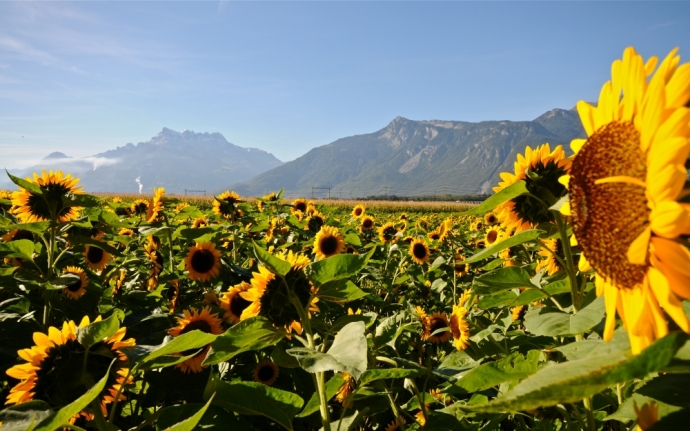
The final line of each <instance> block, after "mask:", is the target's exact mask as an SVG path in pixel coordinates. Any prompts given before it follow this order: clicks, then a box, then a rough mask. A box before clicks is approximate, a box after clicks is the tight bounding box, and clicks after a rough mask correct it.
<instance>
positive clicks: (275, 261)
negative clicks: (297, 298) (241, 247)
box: [252, 241, 292, 277]
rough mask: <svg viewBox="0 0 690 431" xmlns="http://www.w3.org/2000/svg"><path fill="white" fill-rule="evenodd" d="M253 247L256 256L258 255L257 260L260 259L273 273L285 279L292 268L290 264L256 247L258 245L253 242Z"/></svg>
mask: <svg viewBox="0 0 690 431" xmlns="http://www.w3.org/2000/svg"><path fill="white" fill-rule="evenodd" d="M252 245H253V246H254V254H255V255H256V258H257V259H259V261H260V262H261V263H263V264H264V265H265V266H266V268H268V269H269V271H271V272H272V273H274V274H277V275H280V276H281V277H285V274H287V273H288V272H289V271H290V269H291V268H292V265H290V262H288V261H286V260H283V259H280V258H278V257H276V256H274V255H272V254H271V253H269V252H268V251H266V250H264V249H263V248H261V247H259V246H258V245H256V243H255V242H253V241H252Z"/></svg>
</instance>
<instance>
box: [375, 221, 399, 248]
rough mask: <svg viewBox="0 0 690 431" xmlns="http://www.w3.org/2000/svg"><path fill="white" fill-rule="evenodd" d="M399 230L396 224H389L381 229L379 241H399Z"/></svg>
mask: <svg viewBox="0 0 690 431" xmlns="http://www.w3.org/2000/svg"><path fill="white" fill-rule="evenodd" d="M397 235H398V228H396V227H395V223H393V222H388V223H386V224H384V225H383V226H381V227H380V228H379V239H380V240H381V242H390V243H393V242H395V241H397V240H398V237H397Z"/></svg>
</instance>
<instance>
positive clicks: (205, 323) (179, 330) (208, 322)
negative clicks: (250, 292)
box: [168, 307, 223, 373]
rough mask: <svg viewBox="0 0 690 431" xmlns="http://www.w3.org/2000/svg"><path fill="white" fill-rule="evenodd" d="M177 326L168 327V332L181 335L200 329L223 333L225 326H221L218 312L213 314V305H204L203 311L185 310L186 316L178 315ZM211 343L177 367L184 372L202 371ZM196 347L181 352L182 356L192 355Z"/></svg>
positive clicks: (212, 332) (215, 333) (177, 335)
mask: <svg viewBox="0 0 690 431" xmlns="http://www.w3.org/2000/svg"><path fill="white" fill-rule="evenodd" d="M176 319H177V326H175V327H174V328H170V329H168V334H170V335H171V336H173V337H179V336H180V335H182V334H186V333H187V332H191V331H194V330H198V331H201V332H205V333H207V334H214V335H218V334H222V333H223V327H222V326H221V323H222V320H220V319H219V318H218V315H217V314H215V313H214V314H211V307H204V308H202V309H201V312H199V311H197V310H196V309H194V308H192V309H191V311H190V310H184V317H176ZM210 348H211V345H210V344H208V345H207V346H206V347H204V348H203V349H202V350H201V351H200V352H199V353H197V354H196V355H194V356H193V357H192V358H189V359H187V360H186V361H184V362H182V363H179V364H177V365H175V367H176V368H180V369H182V372H184V373H188V372H193V373H200V372H201V371H202V370H203V369H204V368H205V367H202V365H201V363H202V362H204V358H206V354H207V353H208V351H209V349H210ZM195 351H196V349H193V350H189V351H184V352H180V354H181V355H182V356H187V355H191V354H192V353H194V352H195Z"/></svg>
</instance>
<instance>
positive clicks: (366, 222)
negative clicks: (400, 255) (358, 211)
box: [359, 215, 376, 232]
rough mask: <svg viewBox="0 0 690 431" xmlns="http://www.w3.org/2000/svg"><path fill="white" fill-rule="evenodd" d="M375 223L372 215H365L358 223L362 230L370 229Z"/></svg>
mask: <svg viewBox="0 0 690 431" xmlns="http://www.w3.org/2000/svg"><path fill="white" fill-rule="evenodd" d="M375 223H376V222H375V220H374V217H371V216H368V215H365V216H364V217H362V220H361V221H360V223H359V230H360V231H362V232H364V231H365V230H372V229H373V228H374V224H375Z"/></svg>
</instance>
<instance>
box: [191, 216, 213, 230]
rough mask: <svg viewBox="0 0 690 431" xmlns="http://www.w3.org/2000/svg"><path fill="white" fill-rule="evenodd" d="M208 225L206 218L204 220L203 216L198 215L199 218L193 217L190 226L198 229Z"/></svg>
mask: <svg viewBox="0 0 690 431" xmlns="http://www.w3.org/2000/svg"><path fill="white" fill-rule="evenodd" d="M208 225H209V223H208V220H206V218H205V217H199V218H195V219H194V222H193V223H192V228H193V229H200V228H202V227H206V226H208Z"/></svg>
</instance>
